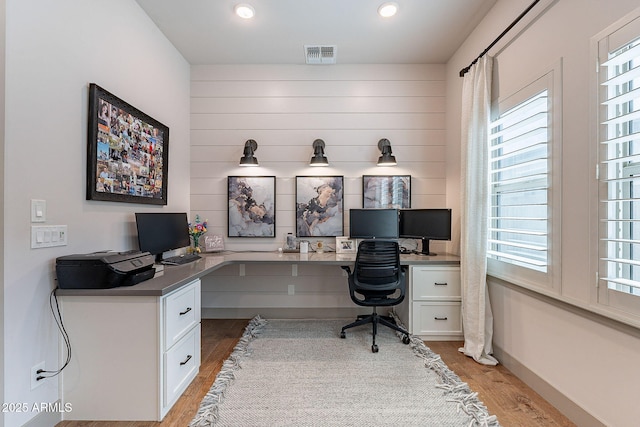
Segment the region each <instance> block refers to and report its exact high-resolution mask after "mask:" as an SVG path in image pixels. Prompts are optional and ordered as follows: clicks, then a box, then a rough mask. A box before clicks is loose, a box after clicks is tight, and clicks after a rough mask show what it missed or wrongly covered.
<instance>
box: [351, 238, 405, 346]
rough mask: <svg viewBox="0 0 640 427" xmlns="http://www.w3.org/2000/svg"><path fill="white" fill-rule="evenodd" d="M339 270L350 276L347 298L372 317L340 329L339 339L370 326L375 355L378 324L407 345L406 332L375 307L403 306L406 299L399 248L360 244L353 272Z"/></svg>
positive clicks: (360, 318)
mask: <svg viewBox="0 0 640 427" xmlns="http://www.w3.org/2000/svg"><path fill="white" fill-rule="evenodd" d="M342 269H343V270H345V271H346V272H347V273H348V274H349V296H351V300H352V301H353V302H354V303H356V304H357V305H360V306H367V307H373V313H372V314H367V315H360V316H358V318H357V319H356V321H355V322H353V323H350V324H348V325H346V326H344V327H343V328H342V331H341V332H340V338H346V334H345V332H344V331H345V330H346V329H349V328H353V327H355V326H360V325H364V324H368V323H371V324H373V344H372V345H371V351H372V352H374V353H377V352H378V346H377V345H376V333H377V331H378V324H382V325H384V326H387V327H389V328H391V329H394V330H396V331H398V332H400V333H402V334H404V336H403V338H402V342H403V343H405V344H409V341H410V340H409V332H407V331H405V330H404V329H402V328H400V327H399V326H397V325H396V323H395V321H394V320H393V319H392V318H391V317H389V316H381V315H379V314H378V313H377V312H376V308H377V307H382V306H394V305H398V304H400V303H401V302H402V300H403V299H404V295H405V290H406V283H405V271H404V270H403V268H402V266H401V265H400V247H399V245H398V242H396V241H394V240H363V241H362V242H360V244H359V245H358V253H357V255H356V262H355V265H354V266H353V272H352V271H351V268H350V267H348V266H342Z"/></svg>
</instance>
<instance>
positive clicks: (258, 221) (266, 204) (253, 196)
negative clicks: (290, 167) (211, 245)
mask: <svg viewBox="0 0 640 427" xmlns="http://www.w3.org/2000/svg"><path fill="white" fill-rule="evenodd" d="M227 195H228V206H229V210H228V215H227V236H228V237H267V238H273V237H276V177H275V176H229V177H227Z"/></svg>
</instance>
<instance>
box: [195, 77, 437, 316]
mask: <svg viewBox="0 0 640 427" xmlns="http://www.w3.org/2000/svg"><path fill="white" fill-rule="evenodd" d="M445 86H446V85H445V66H444V65H344V66H341V65H320V66H310V65H266V66H265V65H221V66H219V65H215V66H213V65H201V66H198V65H195V66H192V70H191V213H190V217H191V218H194V217H195V215H196V214H199V215H200V216H201V217H202V218H203V219H208V221H209V233H213V234H220V235H222V236H224V240H225V248H226V249H229V250H243V251H244V250H257V251H273V250H277V249H278V248H279V247H282V245H283V241H284V236H285V235H286V234H287V233H289V232H291V233H295V177H296V176H301V175H342V176H344V211H345V215H344V234H345V235H348V234H349V221H348V210H349V209H350V208H361V207H362V175H411V178H412V179H411V203H412V207H414V208H426V207H446V194H445V189H446V185H445V181H446V180H445V175H446V173H445V168H446V162H445V160H446V159H445V151H446V150H445ZM317 138H321V139H323V140H324V141H325V144H326V148H325V154H326V156H327V157H328V159H329V163H330V166H329V167H328V168H312V167H309V165H308V164H309V160H310V158H311V156H312V154H313V149H312V143H313V141H314V140H315V139H317ZM381 138H387V139H389V140H390V141H391V146H392V148H393V154H394V155H395V156H396V158H397V160H398V166H396V167H385V168H381V167H377V166H376V162H377V159H378V157H379V155H380V152H379V150H378V147H377V144H378V140H380V139H381ZM247 139H254V140H256V141H257V143H258V150H257V151H256V157H257V158H258V160H259V162H260V167H258V168H241V167H239V166H238V161H239V159H240V157H241V156H242V152H243V148H244V143H245V141H246V140H247ZM230 175H237V176H248V175H249V176H271V175H273V176H276V238H274V239H265V238H228V237H226V236H227V205H228V204H227V176H230ZM310 240H312V241H313V240H314V239H310ZM323 240H324V242H325V245H327V246H329V247H333V244H334V239H332V238H325V239H323ZM406 244H407V245H411V244H413V242H412V241H409V242H406ZM433 246H434V248H435V249H440V250H443V249H444V247H445V245H444V244H443V243H434V245H433ZM296 270H297V271H296ZM289 285H293V286H294V289H295V292H294V295H289V293H288V291H289ZM202 290H203V296H202V299H203V304H202V306H203V315H204V316H205V317H236V316H245V317H246V316H247V315H251V314H253V313H254V312H255V314H257V313H261V314H265V313H268V310H269V309H272V310H276V312H277V314H278V315H284V314H283V313H284V312H285V311H286V312H288V313H298V311H297V309H302V310H303V312H304V313H305V315H309V313H310V311H312V310H309V309H311V308H314V309H316V310H317V311H318V313H329V314H330V313H333V314H334V315H335V313H336V310H337V312H341V310H342V309H349V308H350V307H352V306H353V303H352V302H351V301H350V300H349V297H348V295H347V292H346V280H345V279H344V276H343V275H342V271H341V270H340V269H339V268H338V267H335V269H331V268H326V267H323V268H319V267H312V266H303V265H300V266H298V267H296V268H295V269H294V268H292V267H291V266H277V267H274V266H266V265H247V266H246V267H245V268H242V269H241V268H240V267H238V266H233V267H227V268H223V269H221V270H219V271H218V272H216V273H215V274H213V275H210V276H209V277H206V278H204V280H203V287H202ZM223 307H238V309H235V308H234V309H223ZM284 308H287V309H288V310H284ZM292 315H295V314H292Z"/></svg>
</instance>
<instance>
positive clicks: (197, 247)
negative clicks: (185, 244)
mask: <svg viewBox="0 0 640 427" xmlns="http://www.w3.org/2000/svg"><path fill="white" fill-rule="evenodd" d="M191 238H192V239H193V245H192V246H191V252H192V253H196V254H199V253H200V252H201V250H200V236H191Z"/></svg>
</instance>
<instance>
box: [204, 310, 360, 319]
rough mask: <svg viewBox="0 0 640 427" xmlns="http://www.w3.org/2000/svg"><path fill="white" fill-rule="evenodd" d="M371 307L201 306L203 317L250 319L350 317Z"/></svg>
mask: <svg viewBox="0 0 640 427" xmlns="http://www.w3.org/2000/svg"><path fill="white" fill-rule="evenodd" d="M370 312H371V308H368V307H365V308H359V307H344V308H335V307H334V308H326V307H325V308H313V307H308V308H282V307H274V308H207V307H202V311H201V315H202V318H203V319H252V318H254V317H255V316H257V315H260V316H262V317H264V318H265V319H350V318H352V317H355V316H357V315H358V314H366V313H370Z"/></svg>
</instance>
